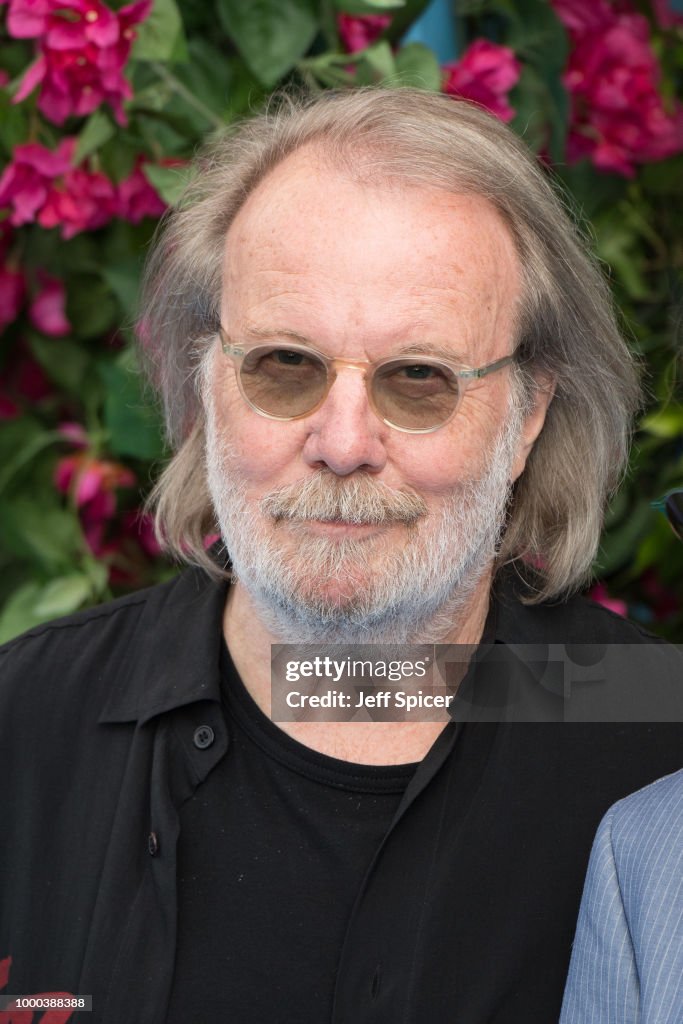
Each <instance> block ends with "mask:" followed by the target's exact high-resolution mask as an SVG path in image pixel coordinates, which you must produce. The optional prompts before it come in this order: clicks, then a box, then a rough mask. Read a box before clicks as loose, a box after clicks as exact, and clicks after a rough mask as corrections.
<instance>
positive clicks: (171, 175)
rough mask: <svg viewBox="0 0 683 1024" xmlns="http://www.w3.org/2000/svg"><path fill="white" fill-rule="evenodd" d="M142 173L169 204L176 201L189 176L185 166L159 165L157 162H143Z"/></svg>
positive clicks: (172, 204)
mask: <svg viewBox="0 0 683 1024" xmlns="http://www.w3.org/2000/svg"><path fill="white" fill-rule="evenodd" d="M142 173H143V174H144V176H145V177H146V178H147V181H148V182H149V183H150V185H151V186H152V188H154V189H156V191H157V192H158V193H159V195H160V196H161V198H162V199H163V200H164V202H165V203H168V205H169V206H174V205H175V203H177V202H178V200H179V199H180V197H181V196H182V194H183V192H184V191H185V189H186V188H187V183H188V181H189V178H190V171H189V170H188V169H187V167H183V168H182V169H181V168H179V167H161V166H160V165H159V164H143V165H142Z"/></svg>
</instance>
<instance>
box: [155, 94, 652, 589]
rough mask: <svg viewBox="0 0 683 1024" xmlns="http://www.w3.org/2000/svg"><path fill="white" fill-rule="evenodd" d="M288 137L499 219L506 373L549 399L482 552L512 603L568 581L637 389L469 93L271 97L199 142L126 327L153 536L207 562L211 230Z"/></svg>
mask: <svg viewBox="0 0 683 1024" xmlns="http://www.w3.org/2000/svg"><path fill="white" fill-rule="evenodd" d="M304 146H313V147H315V149H316V152H319V153H321V154H322V155H323V156H324V157H325V158H326V159H328V160H329V161H331V162H332V163H333V165H334V166H337V167H341V169H342V170H343V171H344V172H345V173H347V174H348V175H349V176H350V177H351V178H352V179H353V180H357V181H360V182H362V183H370V182H372V183H373V184H377V183H378V182H379V183H381V182H382V181H389V180H398V181H400V182H402V183H405V184H408V185H414V186H416V187H422V188H428V189H441V190H443V191H445V192H450V193H456V194H474V195H478V196H482V197H484V198H486V199H487V200H488V201H489V202H490V203H492V204H493V206H494V207H495V208H496V210H497V211H498V212H499V214H500V215H501V216H502V217H503V219H504V220H505V222H506V224H507V226H508V228H509V229H510V231H511V234H512V237H513V239H514V242H515V245H516V248H517V253H518V256H519V261H520V266H521V271H522V282H523V285H522V296H521V303H520V308H519V310H518V314H517V324H516V327H517V348H516V351H517V355H518V364H517V367H516V372H515V376H514V377H513V381H514V387H515V389H516V394H517V396H518V400H519V401H520V402H522V404H523V405H524V406H525V408H526V409H529V408H530V407H531V402H532V400H533V390H534V387H536V386H539V383H538V382H539V381H545V382H546V383H547V382H548V381H552V382H554V387H555V395H554V398H553V400H552V402H551V404H550V407H549V409H548V414H547V417H546V421H545V425H544V427H543V430H542V432H541V434H540V436H539V437H538V439H537V441H536V443H535V445H534V447H533V450H532V452H531V454H530V456H529V458H528V461H527V464H526V469H525V471H524V473H523V474H522V476H521V477H520V478H519V479H518V481H517V483H516V485H515V489H514V493H513V497H512V500H511V503H510V507H509V513H508V524H507V528H506V531H505V534H504V537H503V541H502V545H501V549H500V553H499V559H498V564H499V565H502V564H503V563H505V562H510V561H513V562H515V563H516V565H517V566H518V568H519V570H520V572H521V573H522V574H523V575H524V577H525V578H526V579H527V581H528V582H529V583H530V585H531V587H532V591H531V595H532V596H530V597H529V598H528V600H529V601H530V602H536V601H541V600H546V599H548V598H551V597H557V596H559V595H562V594H565V593H567V592H569V591H571V590H574V589H576V588H578V587H579V586H580V585H582V584H583V583H584V582H585V580H586V579H587V577H588V575H589V573H590V567H591V564H592V561H593V559H594V557H595V553H596V550H597V547H598V543H599V539H600V533H601V529H602V521H603V514H604V508H605V504H606V501H607V499H608V497H609V496H610V494H611V493H612V491H613V490H614V488H615V487H616V486H617V484H618V483H619V481H620V479H621V475H622V473H623V471H624V468H625V466H626V463H627V459H628V450H629V442H630V429H631V421H632V417H633V414H634V413H635V411H636V409H637V408H638V404H639V400H640V389H639V385H638V375H637V372H636V364H635V361H634V358H633V356H632V355H631V353H630V352H629V349H628V347H627V345H626V344H625V342H624V340H623V338H622V337H621V334H620V331H619V327H618V325H617V322H616V318H615V313H614V310H613V306H612V302H611V297H610V293H609V289H608V287H607V284H606V282H605V280H604V279H603V276H602V273H601V271H600V269H599V267H598V266H597V264H596V262H595V261H594V259H592V258H591V256H590V255H589V252H588V248H587V246H586V244H585V241H584V240H583V238H582V237H581V235H580V233H579V231H578V229H577V227H576V225H575V224H574V222H573V220H572V218H571V217H570V216H569V215H568V214H567V212H566V210H565V208H564V205H563V202H562V201H561V199H560V198H558V195H557V194H556V193H555V191H554V190H553V188H552V187H551V185H550V183H549V180H548V176H547V175H546V174H545V173H544V172H543V171H542V170H541V168H540V167H539V165H538V164H537V162H536V160H535V159H534V157H533V156H532V155H531V154H530V152H529V151H528V149H527V147H526V146H525V144H524V142H522V141H521V140H520V139H519V138H518V137H517V136H516V135H515V134H514V133H513V132H512V131H511V130H510V129H508V128H506V127H505V126H504V125H503V124H502V123H501V122H500V121H498V120H497V119H496V118H494V117H493V116H491V115H490V114H488V113H486V112H485V111H484V110H482V109H480V108H478V107H476V106H474V105H472V104H470V103H467V102H465V101H456V100H453V99H451V98H450V97H447V96H442V95H436V94H432V93H427V92H422V91H419V90H416V89H407V88H406V89H358V90H350V91H347V92H341V93H323V94H322V95H321V96H319V97H316V98H312V99H311V98H307V99H293V98H291V97H284V98H282V99H281V100H280V101H279V102H277V103H273V104H271V106H270V108H269V109H268V110H267V111H266V112H264V113H262V114H260V115H258V116H256V117H254V118H252V119H250V120H248V121H245V122H244V123H241V124H239V125H236V126H232V127H231V128H229V129H226V131H225V133H224V134H222V135H221V136H220V137H219V138H215V139H213V140H212V141H211V142H210V144H209V146H208V147H207V148H206V149H205V150H204V151H203V152H202V153H201V154H200V156H199V157H198V159H197V162H196V174H195V176H194V180H193V182H192V183H191V185H190V186H189V187H188V189H187V191H186V193H185V195H184V197H183V199H182V200H181V202H180V203H179V205H178V207H177V208H176V209H174V210H173V211H171V212H170V213H169V214H168V215H167V216H166V217H165V219H164V222H163V223H162V225H161V228H160V231H159V234H158V237H157V240H156V245H155V247H154V249H153V251H152V253H151V256H150V258H149V260H148V263H147V268H146V273H145V278H144V285H143V297H142V305H141V317H140V323H141V330H140V334H141V339H142V348H143V357H144V360H145V363H146V367H147V370H148V373H149V376H150V379H151V380H152V383H153V385H154V386H155V387H156V389H157V390H158V392H159V394H160V397H161V400H162V403H163V408H164V412H165V417H166V425H167V430H168V436H169V439H170V441H171V444H172V445H173V447H174V448H175V450H176V454H175V455H174V457H173V458H172V460H171V461H170V463H169V465H168V466H167V468H166V469H165V470H164V472H163V474H162V475H161V477H160V479H159V481H158V483H157V485H156V487H155V489H154V491H153V493H152V497H151V504H152V506H153V507H154V508H155V510H156V517H155V520H156V524H157V531H158V534H159V536H160V538H161V539H162V542H163V543H164V545H165V547H166V549H167V550H169V551H171V552H173V553H174V554H175V555H176V556H177V557H180V558H181V559H183V560H185V561H189V562H194V563H195V564H200V565H203V566H204V567H205V568H206V569H207V570H208V571H211V572H213V573H214V574H215V573H216V572H217V569H216V566H215V564H214V562H213V561H212V560H211V558H210V557H209V555H207V553H206V552H205V550H204V545H203V539H204V536H205V535H206V533H207V532H210V531H211V530H215V517H214V514H213V510H212V508H211V501H210V498H209V493H208V489H207V484H206V474H205V470H204V413H203V409H202V402H201V397H200V387H199V376H200V374H199V371H200V368H201V364H202V360H203V358H204V356H205V355H206V353H207V351H208V348H209V346H210V344H211V342H212V341H213V338H214V336H215V331H216V329H217V327H218V323H219V308H220V298H221V269H222V260H223V250H224V245H225V236H226V233H227V231H228V229H229V227H230V225H231V223H232V221H233V219H234V218H235V216H236V214H237V212H238V211H239V209H240V208H241V206H242V205H243V203H244V202H245V200H246V198H247V197H248V196H249V194H250V193H251V192H252V191H253V190H254V189H255V188H256V187H257V185H258V184H259V183H260V182H261V181H262V180H263V179H264V178H265V176H266V175H267V174H268V172H269V171H270V170H272V169H273V168H274V167H275V166H276V165H277V164H279V163H280V162H281V161H282V160H284V159H285V158H286V157H287V156H288V155H289V154H291V153H293V152H295V151H296V150H298V149H301V148H302V147H304Z"/></svg>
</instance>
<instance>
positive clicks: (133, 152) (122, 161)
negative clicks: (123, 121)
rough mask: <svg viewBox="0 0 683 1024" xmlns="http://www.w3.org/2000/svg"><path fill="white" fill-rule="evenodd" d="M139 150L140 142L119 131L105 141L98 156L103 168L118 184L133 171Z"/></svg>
mask: <svg viewBox="0 0 683 1024" xmlns="http://www.w3.org/2000/svg"><path fill="white" fill-rule="evenodd" d="M139 152H140V147H139V144H136V143H135V142H134V140H131V139H130V138H129V137H128V138H127V137H126V136H125V135H123V133H122V132H120V131H118V132H117V133H116V134H115V135H114V136H112V138H111V139H109V140H108V141H107V142H105V143H103V145H102V146H101V148H100V149H99V150H98V153H97V157H98V160H99V164H100V167H101V169H102V170H103V171H104V173H105V174H106V175H107V177H108V178H110V179H111V181H113V182H114V184H116V185H118V184H120V183H121V182H122V181H123V180H124V178H127V177H128V176H129V175H130V174H131V173H132V171H133V168H134V167H135V163H136V161H137V158H138V156H139Z"/></svg>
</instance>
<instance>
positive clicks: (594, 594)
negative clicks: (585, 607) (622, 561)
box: [588, 583, 628, 616]
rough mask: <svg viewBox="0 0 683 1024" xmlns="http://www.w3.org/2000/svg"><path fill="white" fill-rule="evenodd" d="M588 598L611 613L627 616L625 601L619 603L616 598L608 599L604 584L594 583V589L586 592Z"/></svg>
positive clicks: (608, 595) (608, 594)
mask: <svg viewBox="0 0 683 1024" xmlns="http://www.w3.org/2000/svg"><path fill="white" fill-rule="evenodd" d="M588 596H589V597H590V599H591V600H592V601H595V602H596V604H601V605H602V607H603V608H609V610H610V611H611V612H615V613H616V614H617V615H623V616H627V615H628V605H627V604H626V601H621V600H620V599H619V598H617V597H610V593H609V591H608V589H607V586H606V584H604V583H596V584H595V586H594V587H592V589H591V590H589V592H588Z"/></svg>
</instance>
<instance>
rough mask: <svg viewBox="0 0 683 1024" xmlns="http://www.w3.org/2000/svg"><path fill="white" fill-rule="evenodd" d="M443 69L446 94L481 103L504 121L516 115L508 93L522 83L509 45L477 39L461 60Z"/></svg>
mask: <svg viewBox="0 0 683 1024" xmlns="http://www.w3.org/2000/svg"><path fill="white" fill-rule="evenodd" d="M444 70H445V71H446V72H447V78H446V80H445V82H444V87H443V89H444V92H446V93H449V94H450V95H452V96H460V97H462V98H463V99H467V100H473V101H474V102H475V103H479V104H480V105H481V106H482V107H486V108H487V110H490V111H491V113H492V114H495V115H496V116H497V117H499V118H500V119H501V121H511V120H512V118H513V117H514V116H515V111H514V110H513V109H512V107H511V106H510V104H509V103H508V101H507V93H508V92H509V91H510V89H512V87H513V85H515V84H516V83H517V82H518V81H519V76H520V73H521V65H520V63H519V61H518V60H517V59H516V57H515V55H514V53H513V51H512V50H511V49H510V48H509V47H508V46H498V45H497V44H496V43H492V42H490V41H489V40H488V39H475V41H474V42H473V43H472V44H471V45H470V46H468V48H467V49H466V50H465V52H464V53H463V55H462V57H461V58H460V60H459V61H454V62H452V63H450V64H445V65H444Z"/></svg>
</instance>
